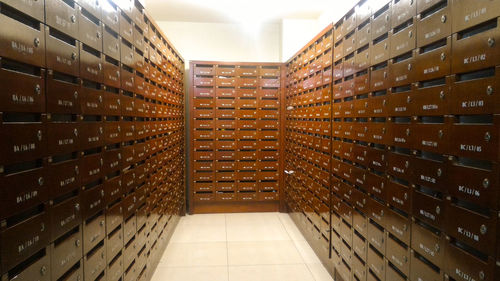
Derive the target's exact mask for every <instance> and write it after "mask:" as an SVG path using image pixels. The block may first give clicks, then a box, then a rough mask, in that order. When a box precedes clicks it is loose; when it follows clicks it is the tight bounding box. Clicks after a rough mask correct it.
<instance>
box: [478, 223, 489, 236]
mask: <svg viewBox="0 0 500 281" xmlns="http://www.w3.org/2000/svg"><path fill="white" fill-rule="evenodd" d="M479 231H481V234H482V235H485V234H486V232H488V227H487V226H486V225H484V224H483V225H481V227H480V228H479Z"/></svg>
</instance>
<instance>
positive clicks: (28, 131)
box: [0, 0, 184, 281]
mask: <svg viewBox="0 0 500 281" xmlns="http://www.w3.org/2000/svg"><path fill="white" fill-rule="evenodd" d="M119 4H120V5H118V4H117V3H115V2H113V1H110V0H105V1H89V0H82V1H81V0H79V1H61V0H47V1H12V0H2V1H0V8H1V10H2V15H1V16H0V21H1V22H2V23H3V24H2V27H1V28H0V30H2V38H1V39H0V45H2V48H0V49H1V50H0V56H1V57H2V59H1V67H2V69H1V75H0V76H1V79H0V80H1V81H2V82H3V83H2V84H5V85H3V86H4V88H5V90H6V91H8V92H9V93H11V94H9V98H8V99H7V97H5V98H2V102H1V104H2V105H1V106H0V111H1V112H2V114H1V115H0V118H1V121H2V122H1V125H0V131H1V133H2V136H4V140H3V141H4V142H3V143H2V144H3V145H2V147H3V150H2V155H4V156H5V157H4V158H2V163H0V164H1V171H0V182H1V183H2V184H1V186H2V187H1V190H0V193H1V194H2V198H3V199H5V200H4V202H3V203H5V204H3V205H2V207H1V214H2V215H1V219H2V221H3V222H4V223H2V227H1V229H0V244H1V246H0V247H1V248H2V253H1V256H0V274H1V275H2V279H4V280H13V279H22V280H47V281H48V280H63V279H64V280H85V281H93V280H106V279H107V280H141V281H146V280H150V278H151V274H152V272H150V271H151V270H150V269H148V268H154V267H155V265H156V264H157V263H158V262H159V260H160V257H161V253H162V251H163V249H164V248H165V246H166V241H167V240H168V239H167V238H168V237H169V236H170V235H171V233H172V231H173V229H174V227H175V223H176V217H177V216H178V215H179V214H180V212H181V211H182V206H183V204H184V187H183V185H182V182H183V181H184V172H183V170H184V160H183V158H184V155H183V147H184V116H183V108H184V93H183V82H182V81H183V79H182V76H183V71H184V65H183V62H182V59H181V57H180V56H179V55H178V54H177V52H176V51H175V50H174V49H173V48H172V47H171V46H170V43H168V42H167V40H166V39H165V38H164V37H163V34H161V31H160V30H158V29H157V27H156V24H155V23H154V22H152V21H150V17H149V15H147V14H146V13H145V12H144V11H143V8H142V6H141V2H140V1H132V0H127V1H120V3H119ZM170 221H171V223H170ZM167 223H168V225H169V226H168V227H166V225H167Z"/></svg>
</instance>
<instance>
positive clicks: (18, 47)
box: [10, 41, 34, 55]
mask: <svg viewBox="0 0 500 281" xmlns="http://www.w3.org/2000/svg"><path fill="white" fill-rule="evenodd" d="M10 46H11V48H12V49H13V50H14V51H16V52H18V53H21V54H23V55H33V53H34V49H33V47H29V46H26V45H24V44H23V43H21V42H16V41H11V44H10Z"/></svg>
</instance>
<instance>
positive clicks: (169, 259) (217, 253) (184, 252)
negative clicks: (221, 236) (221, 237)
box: [160, 242, 227, 266]
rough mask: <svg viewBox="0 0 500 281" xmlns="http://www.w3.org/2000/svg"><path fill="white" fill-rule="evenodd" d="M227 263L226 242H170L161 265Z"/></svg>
mask: <svg viewBox="0 0 500 281" xmlns="http://www.w3.org/2000/svg"><path fill="white" fill-rule="evenodd" d="M211 265H227V247H226V242H210V243H170V244H169V245H168V246H167V249H166V250H165V253H164V254H163V256H162V258H161V261H160V266H211Z"/></svg>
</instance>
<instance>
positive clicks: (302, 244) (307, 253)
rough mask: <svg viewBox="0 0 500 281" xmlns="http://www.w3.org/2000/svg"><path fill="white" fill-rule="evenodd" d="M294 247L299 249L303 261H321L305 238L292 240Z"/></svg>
mask: <svg viewBox="0 0 500 281" xmlns="http://www.w3.org/2000/svg"><path fill="white" fill-rule="evenodd" d="M293 243H294V244H295V247H296V248H297V250H298V251H299V254H300V256H301V257H302V259H303V260H304V262H305V263H313V264H318V263H321V261H320V260H319V258H318V256H317V255H316V253H314V250H313V249H312V248H311V246H310V245H309V243H308V242H307V241H305V240H296V241H293Z"/></svg>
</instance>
